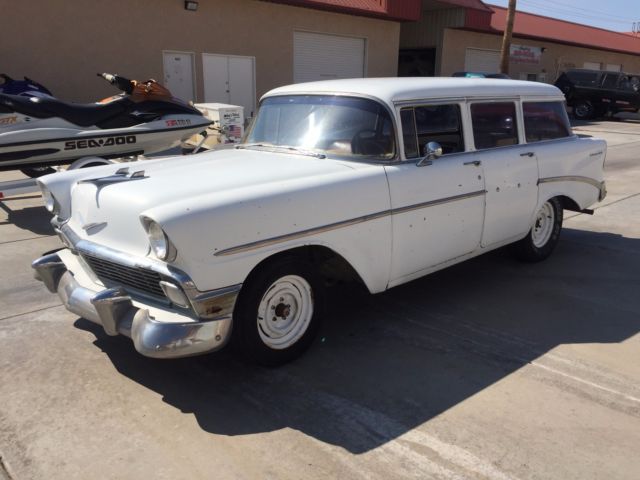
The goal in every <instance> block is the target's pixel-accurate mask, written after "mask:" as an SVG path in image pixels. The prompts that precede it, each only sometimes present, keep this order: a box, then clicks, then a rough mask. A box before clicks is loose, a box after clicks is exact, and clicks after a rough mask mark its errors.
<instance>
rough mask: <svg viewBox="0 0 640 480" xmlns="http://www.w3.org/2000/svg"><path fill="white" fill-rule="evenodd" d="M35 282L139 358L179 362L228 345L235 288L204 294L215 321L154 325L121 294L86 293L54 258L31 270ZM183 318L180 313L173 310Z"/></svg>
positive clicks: (120, 290)
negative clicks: (120, 338) (128, 344)
mask: <svg viewBox="0 0 640 480" xmlns="http://www.w3.org/2000/svg"><path fill="white" fill-rule="evenodd" d="M32 267H33V268H34V270H35V278H37V279H38V280H41V281H42V282H43V283H44V284H45V286H46V287H47V289H48V290H49V291H50V292H52V293H57V294H58V296H59V297H60V298H61V299H62V302H63V303H64V306H65V307H66V308H67V310H69V311H71V312H73V313H75V314H76V315H79V316H80V317H83V318H86V319H87V320H90V321H92V322H94V323H97V324H99V325H102V327H103V328H104V331H105V332H106V333H107V334H108V335H118V334H121V335H125V336H127V337H129V338H131V339H132V340H133V344H134V345H135V348H136V350H137V351H138V352H140V353H141V354H142V355H145V356H147V357H153V358H178V357H188V356H192V355H199V354H203V353H208V352H213V351H215V350H218V349H220V348H222V347H223V346H224V345H225V344H226V343H227V341H228V340H229V337H230V334H231V322H232V313H233V306H234V305H235V299H236V296H237V294H238V291H239V286H236V287H230V288H225V289H221V290H213V291H210V292H203V295H201V297H202V298H203V302H206V305H205V306H206V307H207V308H211V306H212V305H219V306H220V307H219V308H218V309H217V310H218V311H216V316H215V318H212V319H207V320H201V319H200V320H196V319H193V318H190V317H189V316H187V315H183V316H184V321H173V320H172V321H158V320H157V319H155V318H153V317H152V316H151V314H150V312H149V309H146V308H142V307H139V306H135V305H134V301H133V299H132V298H131V297H130V296H129V295H128V294H127V293H126V291H125V290H124V289H123V288H120V287H114V288H106V289H104V290H100V291H95V290H92V289H90V288H86V287H84V286H82V285H80V283H78V281H77V280H76V278H75V277H74V275H73V273H72V272H71V271H69V270H68V269H67V266H66V265H65V263H64V262H63V261H62V259H61V258H60V256H59V255H58V254H57V253H51V254H48V255H45V256H43V257H41V258H39V259H37V260H35V261H34V262H33V264H32ZM173 312H174V313H178V314H182V313H183V311H180V310H177V309H176V310H173Z"/></svg>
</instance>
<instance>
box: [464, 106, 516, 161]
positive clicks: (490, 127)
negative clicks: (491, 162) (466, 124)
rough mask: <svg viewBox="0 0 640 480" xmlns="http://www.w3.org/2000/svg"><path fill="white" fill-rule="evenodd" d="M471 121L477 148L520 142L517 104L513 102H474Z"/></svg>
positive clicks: (503, 145)
mask: <svg viewBox="0 0 640 480" xmlns="http://www.w3.org/2000/svg"><path fill="white" fill-rule="evenodd" d="M471 123H472V124H473V139H474V142H475V145H476V148H477V149H481V148H495V147H505V146H508V145H516V144H517V143H518V125H517V122H516V105H515V103H513V102H495V103H493V102H492V103H472V104H471Z"/></svg>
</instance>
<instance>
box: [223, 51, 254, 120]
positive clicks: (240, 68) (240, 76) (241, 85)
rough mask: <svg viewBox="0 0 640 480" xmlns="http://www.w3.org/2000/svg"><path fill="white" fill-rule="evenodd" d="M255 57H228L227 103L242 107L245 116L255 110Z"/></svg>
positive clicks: (250, 114)
mask: <svg viewBox="0 0 640 480" xmlns="http://www.w3.org/2000/svg"><path fill="white" fill-rule="evenodd" d="M254 72H255V59H254V58H253V57H229V87H230V88H229V103H230V104H231V105H240V106H242V107H244V112H245V115H246V116H247V117H249V116H253V112H254V110H255V98H256V87H255V82H254V79H255V75H254Z"/></svg>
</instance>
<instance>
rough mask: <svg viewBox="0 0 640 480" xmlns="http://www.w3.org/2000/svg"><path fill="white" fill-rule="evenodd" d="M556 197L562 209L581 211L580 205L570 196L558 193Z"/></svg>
mask: <svg viewBox="0 0 640 480" xmlns="http://www.w3.org/2000/svg"><path fill="white" fill-rule="evenodd" d="M556 198H557V199H558V200H559V201H560V205H562V208H563V209H565V210H571V211H572V212H581V211H582V209H581V208H580V205H578V204H577V203H576V202H575V200H573V199H572V198H569V197H566V196H564V195H559V196H557V197H556Z"/></svg>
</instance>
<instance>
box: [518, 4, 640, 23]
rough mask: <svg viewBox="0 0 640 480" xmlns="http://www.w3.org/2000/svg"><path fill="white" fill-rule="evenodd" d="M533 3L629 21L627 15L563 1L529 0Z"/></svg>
mask: <svg viewBox="0 0 640 480" xmlns="http://www.w3.org/2000/svg"><path fill="white" fill-rule="evenodd" d="M522 1H523V2H525V3H529V2H530V0H522ZM531 1H532V2H533V3H543V4H550V6H552V7H553V8H554V9H555V8H557V7H558V5H560V6H561V7H560V8H562V9H564V10H571V11H572V13H574V12H575V13H579V14H582V13H583V12H584V13H586V14H594V15H597V16H598V17H599V18H602V17H607V18H614V19H616V20H622V21H625V22H627V23H628V22H629V17H628V16H620V15H612V14H610V13H608V12H603V11H601V10H595V9H592V8H585V7H579V6H576V5H573V4H570V3H565V2H559V1H556V0H531Z"/></svg>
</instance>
